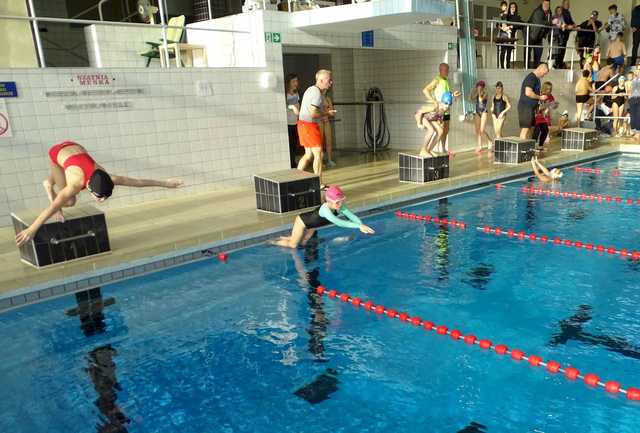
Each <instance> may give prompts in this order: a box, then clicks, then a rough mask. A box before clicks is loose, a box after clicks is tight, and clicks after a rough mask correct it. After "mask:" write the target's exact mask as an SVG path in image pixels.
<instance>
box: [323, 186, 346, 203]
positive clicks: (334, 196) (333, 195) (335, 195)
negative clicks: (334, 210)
mask: <svg viewBox="0 0 640 433" xmlns="http://www.w3.org/2000/svg"><path fill="white" fill-rule="evenodd" d="M324 197H325V199H327V200H328V201H333V202H336V201H341V200H344V199H345V198H346V196H345V195H344V192H342V190H341V189H340V187H339V186H330V187H329V188H327V190H326V191H325V193H324Z"/></svg>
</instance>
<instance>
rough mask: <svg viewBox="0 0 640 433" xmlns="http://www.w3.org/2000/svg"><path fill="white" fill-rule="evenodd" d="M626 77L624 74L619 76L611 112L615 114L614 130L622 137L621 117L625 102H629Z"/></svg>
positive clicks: (617, 135) (614, 90)
mask: <svg viewBox="0 0 640 433" xmlns="http://www.w3.org/2000/svg"><path fill="white" fill-rule="evenodd" d="M625 84H626V79H625V78H624V75H620V76H619V77H618V84H616V85H615V86H614V87H613V90H612V93H613V95H614V96H615V97H614V98H613V104H612V105H611V113H612V116H613V131H614V133H615V134H616V137H620V136H621V135H622V133H621V131H620V129H619V126H620V124H621V123H622V122H620V119H618V118H619V117H623V116H624V104H625V103H626V102H627V98H626V97H627V89H626V86H625Z"/></svg>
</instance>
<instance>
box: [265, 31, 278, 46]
mask: <svg viewBox="0 0 640 433" xmlns="http://www.w3.org/2000/svg"><path fill="white" fill-rule="evenodd" d="M264 40H265V41H267V42H271V43H274V44H279V43H281V42H282V36H280V33H277V32H264Z"/></svg>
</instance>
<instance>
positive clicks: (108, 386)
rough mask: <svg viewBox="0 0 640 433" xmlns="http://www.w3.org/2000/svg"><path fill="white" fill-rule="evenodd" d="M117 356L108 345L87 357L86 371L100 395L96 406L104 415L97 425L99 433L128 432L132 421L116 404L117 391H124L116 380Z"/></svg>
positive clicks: (95, 350) (93, 351)
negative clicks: (115, 357)
mask: <svg viewBox="0 0 640 433" xmlns="http://www.w3.org/2000/svg"><path fill="white" fill-rule="evenodd" d="M117 354H118V353H117V352H116V350H115V349H114V348H113V347H111V345H110V344H107V345H105V346H100V347H98V348H96V349H94V350H92V351H91V352H89V356H88V357H87V362H88V367H87V368H86V371H87V373H88V374H89V377H90V378H91V381H92V382H93V386H94V388H95V390H96V393H97V394H98V399H97V400H96V401H95V405H96V407H97V408H98V409H99V410H100V413H101V414H102V416H101V417H100V421H99V422H98V423H97V424H96V432H98V433H127V432H128V430H127V427H126V425H127V424H129V422H130V420H129V418H128V417H127V416H126V415H125V414H124V413H123V412H122V410H121V409H120V407H119V406H118V405H117V403H116V402H117V399H118V395H117V391H122V388H121V387H120V384H119V383H118V379H117V378H116V364H115V362H113V358H114V356H116V355H117Z"/></svg>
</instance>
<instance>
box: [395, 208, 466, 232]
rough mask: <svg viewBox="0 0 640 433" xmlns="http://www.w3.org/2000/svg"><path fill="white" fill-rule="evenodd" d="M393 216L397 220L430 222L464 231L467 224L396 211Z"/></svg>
mask: <svg viewBox="0 0 640 433" xmlns="http://www.w3.org/2000/svg"><path fill="white" fill-rule="evenodd" d="M395 215H396V216H397V217H398V218H404V219H408V220H414V221H424V222H427V223H428V222H431V223H433V224H437V225H441V226H449V227H455V228H458V229H463V230H464V229H466V228H467V224H466V223H465V222H463V221H456V220H450V219H447V218H439V217H437V216H431V215H418V214H415V213H409V212H402V211H396V212H395Z"/></svg>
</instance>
